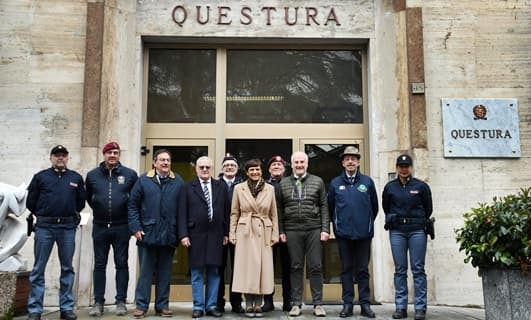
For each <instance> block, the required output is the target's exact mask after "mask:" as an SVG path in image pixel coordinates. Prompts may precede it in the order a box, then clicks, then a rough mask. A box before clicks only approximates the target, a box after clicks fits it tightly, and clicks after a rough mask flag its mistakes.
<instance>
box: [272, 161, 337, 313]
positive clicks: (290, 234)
mask: <svg viewBox="0 0 531 320" xmlns="http://www.w3.org/2000/svg"><path fill="white" fill-rule="evenodd" d="M291 167H292V168H293V175H292V176H290V177H286V178H284V179H282V180H281V181H280V192H279V199H278V200H277V201H278V204H279V229H280V241H281V242H286V243H287V245H288V251H289V256H290V260H291V302H292V308H291V310H290V312H289V316H290V317H298V316H300V315H301V306H302V288H303V271H304V262H305V260H306V264H307V270H308V276H309V278H310V289H311V292H312V302H313V305H314V309H313V314H314V315H315V316H316V317H326V312H325V310H324V309H323V307H322V303H323V271H322V266H321V258H322V244H321V242H324V241H327V240H328V238H329V237H330V226H329V224H330V216H329V213H328V204H327V199H326V191H325V184H324V181H323V179H321V178H320V177H318V176H316V175H313V174H310V173H308V172H307V170H308V155H307V154H306V153H304V152H301V151H297V152H295V153H293V155H292V156H291Z"/></svg>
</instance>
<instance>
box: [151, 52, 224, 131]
mask: <svg viewBox="0 0 531 320" xmlns="http://www.w3.org/2000/svg"><path fill="white" fill-rule="evenodd" d="M148 77H149V79H148V101H147V121H148V122H182V123H214V122H215V99H214V97H215V96H216V51H215V50H188V49H150V51H149V75H148Z"/></svg>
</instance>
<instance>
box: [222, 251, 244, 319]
mask: <svg viewBox="0 0 531 320" xmlns="http://www.w3.org/2000/svg"><path fill="white" fill-rule="evenodd" d="M235 250H236V246H235V245H233V244H232V243H230V242H229V243H227V245H226V246H223V263H222V265H221V267H219V274H220V281H219V289H218V302H217V307H218V310H222V307H223V308H224V307H225V302H226V301H225V268H226V267H227V260H228V258H229V255H230V266H231V274H230V275H229V292H230V295H229V301H230V304H231V306H232V307H235V306H241V305H242V300H243V299H242V294H241V293H240V292H232V272H233V270H234V252H235Z"/></svg>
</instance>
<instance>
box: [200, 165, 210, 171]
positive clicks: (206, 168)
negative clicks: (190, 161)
mask: <svg viewBox="0 0 531 320" xmlns="http://www.w3.org/2000/svg"><path fill="white" fill-rule="evenodd" d="M197 167H198V168H199V169H200V170H210V168H211V167H210V166H197Z"/></svg>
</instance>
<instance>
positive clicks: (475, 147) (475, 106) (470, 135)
mask: <svg viewBox="0 0 531 320" xmlns="http://www.w3.org/2000/svg"><path fill="white" fill-rule="evenodd" d="M441 103H442V115H443V130H444V156H445V157H471V158H497V157H500V158H519V157H520V156H521V150H520V131H519V117H518V101H517V100H516V99H442V100H441Z"/></svg>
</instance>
